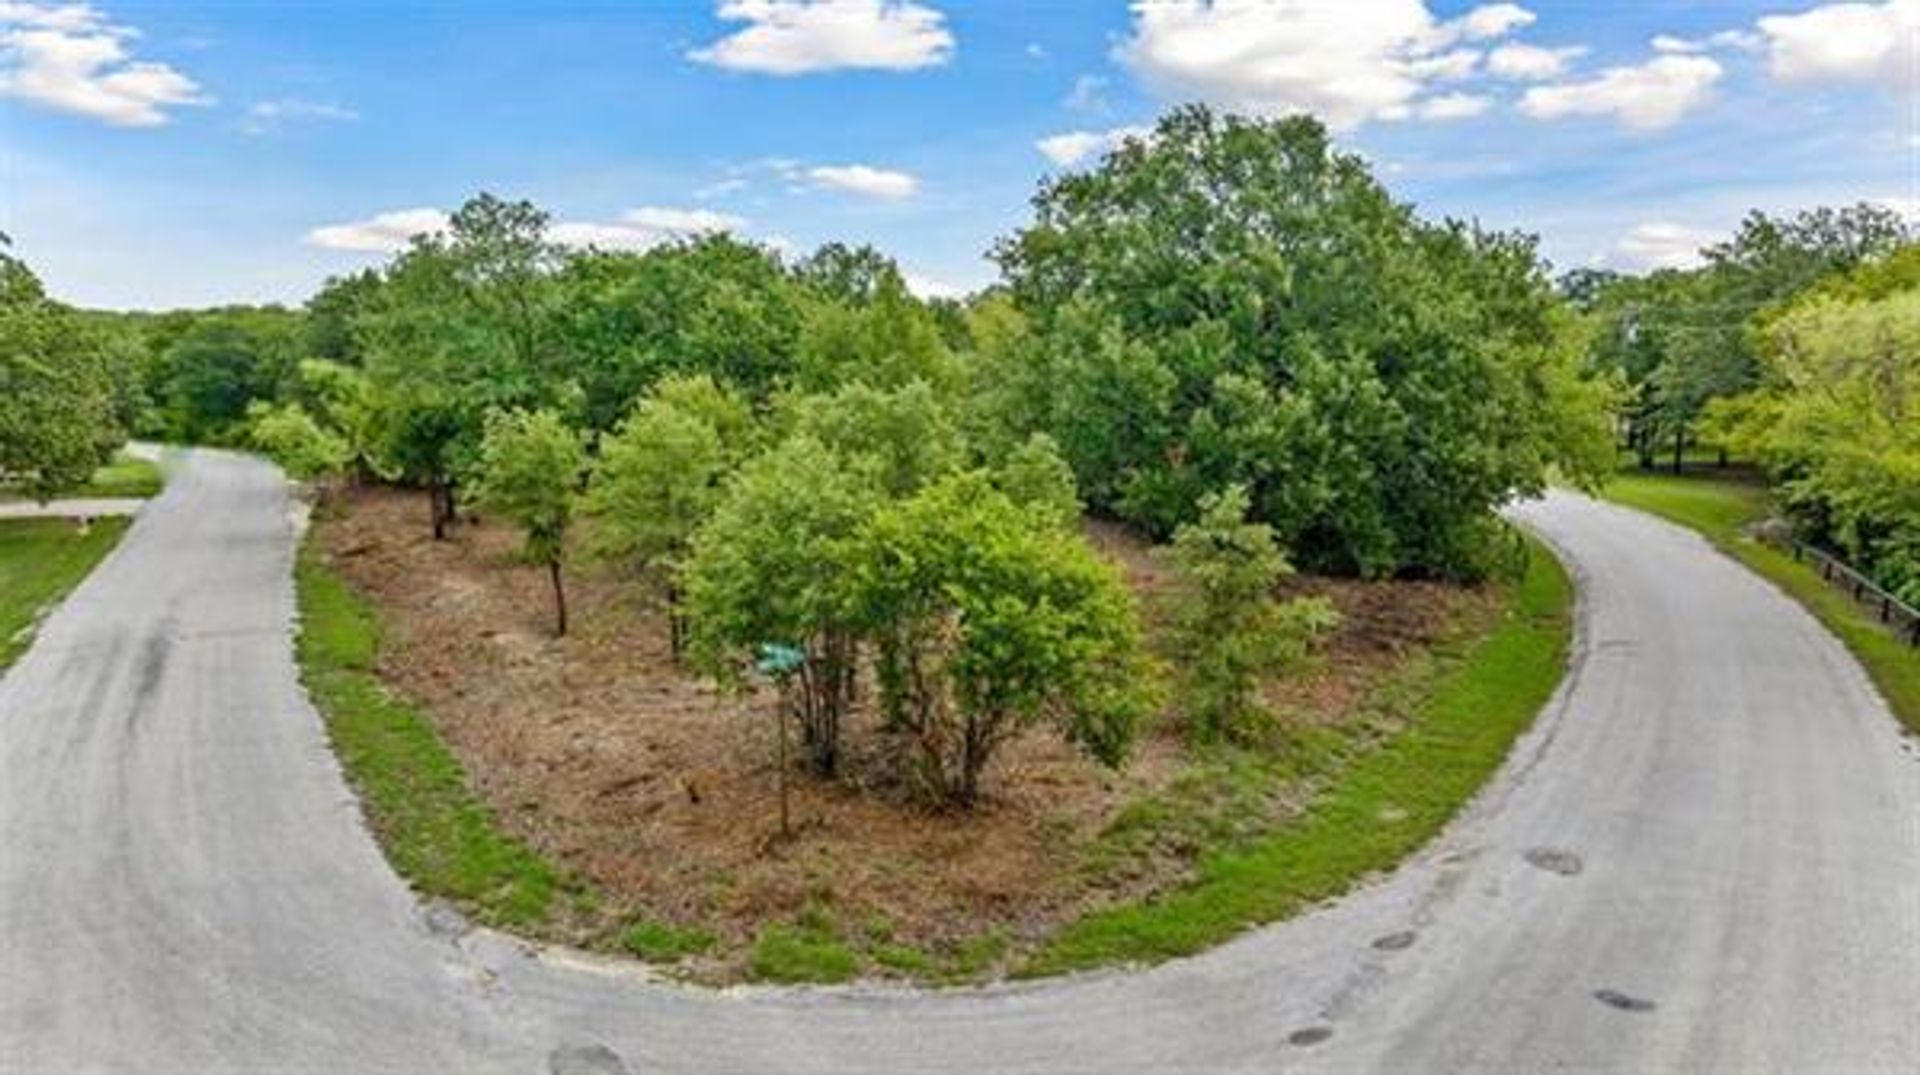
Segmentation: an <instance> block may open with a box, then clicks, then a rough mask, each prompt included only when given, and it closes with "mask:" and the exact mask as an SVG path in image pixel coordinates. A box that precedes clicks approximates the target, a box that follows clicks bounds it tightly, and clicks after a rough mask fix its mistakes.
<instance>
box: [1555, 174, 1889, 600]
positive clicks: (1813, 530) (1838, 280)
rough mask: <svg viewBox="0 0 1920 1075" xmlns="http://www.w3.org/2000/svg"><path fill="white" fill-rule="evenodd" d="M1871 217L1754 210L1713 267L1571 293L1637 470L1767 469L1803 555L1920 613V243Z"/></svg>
mask: <svg viewBox="0 0 1920 1075" xmlns="http://www.w3.org/2000/svg"><path fill="white" fill-rule="evenodd" d="M1915 239H1916V236H1915V233H1914V229H1913V228H1912V227H1911V226H1910V225H1908V224H1907V223H1906V222H1905V221H1904V220H1903V219H1902V218H1901V217H1900V216H1899V215H1898V214H1897V213H1895V212H1894V211H1893V210H1891V209H1888V208H1885V207H1882V206H1875V205H1869V204H1861V205H1855V206H1851V207H1847V208H1842V209H1814V210H1808V211H1805V212H1800V213H1796V214H1792V215H1789V216H1783V217H1775V216H1769V215H1767V214H1765V213H1758V212H1756V213H1752V214H1749V215H1748V216H1747V218H1746V219H1745V220H1743V221H1742V222H1741V224H1740V226H1739V228H1738V229H1737V230H1736V231H1735V233H1734V234H1733V236H1732V237H1731V238H1729V239H1728V240H1726V241H1725V242H1721V243H1717V244H1714V245H1712V246H1709V247H1707V248H1706V249H1705V250H1704V251H1703V252H1702V253H1703V255H1704V261H1705V263H1704V264H1703V265H1702V266H1701V267H1699V268H1697V269H1690V270H1664V271H1660V272H1654V273H1650V274H1648V275H1646V276H1641V277H1628V276H1618V275H1614V274H1608V273H1598V272H1591V271H1582V272H1578V273H1573V274H1569V275H1568V276H1566V277H1564V278H1563V279H1562V288H1563V291H1564V292H1565V293H1566V294H1567V296H1568V298H1569V301H1570V302H1572V303H1573V304H1574V305H1575V306H1576V307H1577V308H1579V309H1580V310H1581V311H1582V313H1583V316H1584V317H1585V318H1586V319H1587V322H1588V325H1589V330H1590V333H1591V340H1592V342H1591V344H1590V346H1589V356H1590V362H1591V363H1592V366H1593V369H1594V371H1595V372H1596V373H1600V374H1603V375H1608V376H1612V377H1615V378H1617V379H1618V381H1619V382H1620V383H1621V384H1622V385H1624V386H1625V388H1626V396H1625V403H1624V405H1623V407H1622V409H1621V414H1620V418H1619V425H1618V429H1619V433H1620V436H1621V439H1622V440H1623V442H1624V443H1625V445H1626V446H1627V447H1628V448H1629V449H1630V450H1631V452H1632V453H1633V455H1634V456H1635V458H1636V459H1637V460H1638V462H1639V465H1640V466H1642V467H1647V468H1651V467H1653V466H1655V465H1666V466H1670V467H1671V468H1672V469H1673V470H1675V471H1679V470H1680V469H1682V466H1683V464H1684V462H1685V460H1686V457H1687V454H1688V453H1689V452H1690V451H1694V450H1696V449H1697V448H1699V447H1707V448H1709V449H1710V450H1711V451H1712V452H1713V453H1715V454H1717V455H1718V457H1719V462H1721V463H1722V464H1724V463H1725V462H1726V461H1727V457H1728V455H1729V453H1732V454H1737V455H1739V456H1741V457H1743V458H1745V459H1747V460H1749V461H1752V462H1756V463H1758V464H1759V465H1760V466H1761V467H1762V468H1763V469H1764V470H1765V471H1766V474H1767V476H1768V478H1769V479H1770V480H1771V481H1772V483H1773V486H1774V488H1775V490H1776V492H1777V497H1776V499H1777V500H1778V502H1779V504H1780V506H1781V507H1782V508H1783V509H1784V511H1785V513H1786V514H1787V516H1788V518H1789V519H1790V520H1791V521H1792V522H1793V523H1794V524H1795V527H1796V529H1797V530H1798V531H1799V532H1800V534H1801V535H1802V536H1803V537H1804V538H1805V539H1807V540H1810V541H1813V542H1815V543H1817V544H1821V545H1824V546H1827V547H1828V548H1830V549H1832V550H1834V551H1836V552H1838V553H1839V554H1840V555H1842V556H1843V557H1844V558H1846V559H1847V560H1849V561H1851V562H1853V563H1854V564H1855V565H1856V566H1858V567H1860V568H1861V569H1862V570H1864V571H1866V572H1867V573H1868V574H1869V575H1871V576H1872V577H1873V578H1874V579H1875V580H1876V581H1878V582H1879V583H1880V584H1881V585H1882V586H1884V587H1885V588H1887V589H1888V590H1890V591H1892V592H1893V593H1894V594H1896V595H1897V596H1900V597H1901V598H1903V599H1904V600H1906V601H1908V602H1910V603H1920V245H1916V243H1915Z"/></svg>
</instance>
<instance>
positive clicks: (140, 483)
mask: <svg viewBox="0 0 1920 1075" xmlns="http://www.w3.org/2000/svg"><path fill="white" fill-rule="evenodd" d="M163 481H164V478H163V475H162V474H161V471H160V467H159V466H158V465H156V464H154V463H150V462H148V461H146V460H145V459H136V458H134V457H133V456H131V455H128V454H127V453H125V452H121V453H120V454H118V455H116V456H114V457H113V462H111V463H108V464H107V465H106V466H104V467H101V468H100V469H99V470H96V471H94V472H93V477H92V478H90V479H88V480H87V483H86V484H85V485H80V486H76V487H75V488H73V489H70V490H68V491H67V492H64V493H62V494H60V496H61V497H62V498H63V499H64V498H67V497H149V496H155V495H157V494H158V493H159V492H160V487H161V485H162V483H163ZM24 499H26V497H25V496H24V495H23V494H22V493H21V492H20V491H19V490H18V489H13V488H9V487H7V486H4V485H0V501H6V500H24Z"/></svg>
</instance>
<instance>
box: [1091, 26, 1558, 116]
mask: <svg viewBox="0 0 1920 1075" xmlns="http://www.w3.org/2000/svg"><path fill="white" fill-rule="evenodd" d="M1532 20H1533V14H1532V13H1531V12H1529V11H1527V10H1526V9H1524V8H1521V7H1519V6H1517V5H1513V4H1491V5H1484V6H1482V7H1478V8H1475V9H1473V10H1472V11H1470V12H1468V13H1467V14H1466V15H1464V16H1462V17H1461V18H1459V19H1455V20H1452V21H1450V22H1442V21H1440V20H1437V19H1435V18H1434V16H1433V13H1432V12H1431V11H1429V10H1428V8H1427V5H1426V3H1425V2H1424V0H1365V2H1358V0H1356V2H1352V3H1342V4H1330V3H1326V2H1325V0H1135V3H1134V4H1133V30H1132V34H1131V36H1130V37H1128V38H1127V40H1125V41H1124V42H1122V43H1121V45H1120V46H1119V47H1118V48H1117V49H1116V50H1115V56H1116V58H1117V59H1118V60H1119V61H1120V62H1121V63H1122V64H1124V65H1125V66H1126V67H1127V68H1128V69H1129V70H1131V71H1132V72H1133V73H1134V74H1135V75H1136V76H1137V77H1138V78H1139V79H1140V80H1141V81H1142V82H1144V83H1145V84H1146V85H1147V86H1148V87H1149V88H1151V89H1153V90H1154V91H1155V92H1157V93H1159V94H1160V95H1161V96H1163V97H1167V98H1170V99H1174V100H1193V99H1199V100H1205V101H1209V102H1213V103H1215V104H1218V105H1221V106H1223V107H1227V108H1232V109H1236V110H1239V111H1243V112H1251V113H1256V114H1259V115H1268V116H1277V115H1287V114H1291V113H1301V112H1305V113H1311V114H1313V115H1315V116H1318V117H1320V118H1321V119H1322V120H1323V121H1325V122H1326V123H1327V124H1328V125H1329V126H1331V127H1334V128H1335V129H1349V128H1352V127H1356V126H1359V125H1360V124H1362V123H1365V122H1367V121H1369V120H1375V119H1397V118H1404V117H1406V116H1409V115H1416V114H1418V113H1419V111H1420V108H1419V104H1418V102H1419V99H1420V97H1421V96H1422V94H1423V92H1424V91H1425V90H1426V89H1427V88H1428V85H1429V84H1430V83H1431V82H1434V81H1440V80H1444V79H1447V78H1459V77H1464V75H1465V74H1466V73H1468V72H1469V71H1470V70H1471V68H1472V63H1473V61H1474V59H1475V58H1476V57H1475V56H1474V54H1473V52H1472V51H1471V50H1458V49H1454V50H1453V52H1452V54H1449V52H1448V50H1449V49H1452V47H1453V46H1454V45H1456V44H1457V43H1458V42H1460V41H1462V40H1473V41H1479V40H1487V39H1491V38H1496V37H1499V36H1501V35H1504V34H1506V33H1509V32H1511V31H1512V30H1514V29H1515V28H1517V27H1520V26H1524V25H1526V24H1527V23H1529V22H1531V21H1532Z"/></svg>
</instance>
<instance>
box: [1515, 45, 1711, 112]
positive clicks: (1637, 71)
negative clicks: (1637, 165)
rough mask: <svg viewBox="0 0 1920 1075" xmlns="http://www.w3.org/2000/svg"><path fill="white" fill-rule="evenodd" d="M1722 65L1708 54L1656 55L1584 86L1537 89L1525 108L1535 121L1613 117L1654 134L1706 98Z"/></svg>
mask: <svg viewBox="0 0 1920 1075" xmlns="http://www.w3.org/2000/svg"><path fill="white" fill-rule="evenodd" d="M1721 73H1722V68H1721V66H1720V64H1719V63H1718V62H1716V61H1714V60H1712V59H1709V58H1707V57H1705V56H1677V55H1666V56H1656V57H1654V58H1653V59H1651V60H1648V61H1647V62H1646V63H1644V64H1641V65H1639V66H1637V67H1609V68H1607V69H1606V70H1604V71H1602V72H1600V74H1599V75H1597V76H1595V77H1594V78H1591V79H1588V80H1586V81H1584V82H1561V83H1556V84H1553V85H1548V86H1534V87H1533V88H1531V89H1529V90H1527V92H1526V94H1525V95H1524V96H1523V97H1522V98H1521V99H1520V110H1521V111H1522V112H1525V113H1526V114H1527V115H1529V116H1532V117H1533V118H1535V119H1561V118H1564V117H1567V116H1611V117H1613V118H1615V119H1617V120H1619V121H1620V122H1621V123H1623V124H1625V125H1626V126H1628V127H1633V128H1636V129H1639V130H1654V129H1656V128H1660V127H1666V126H1669V125H1671V124H1673V123H1675V122H1677V121H1678V120H1679V119H1680V117H1682V116H1684V115H1686V114H1687V112H1689V111H1690V110H1692V109H1693V108H1695V107H1696V106H1698V105H1699V104H1700V103H1701V102H1703V101H1705V100H1706V99H1707V95H1708V93H1709V92H1710V91H1711V90H1712V88H1713V84H1714V83H1715V82H1717V81H1719V79H1720V75H1721Z"/></svg>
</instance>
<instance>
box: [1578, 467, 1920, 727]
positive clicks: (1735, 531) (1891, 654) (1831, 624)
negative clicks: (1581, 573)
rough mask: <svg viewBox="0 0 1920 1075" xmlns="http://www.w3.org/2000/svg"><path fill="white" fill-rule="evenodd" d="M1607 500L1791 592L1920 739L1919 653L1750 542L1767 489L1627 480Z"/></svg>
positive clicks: (1795, 564) (1692, 480)
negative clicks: (1696, 537)
mask: <svg viewBox="0 0 1920 1075" xmlns="http://www.w3.org/2000/svg"><path fill="white" fill-rule="evenodd" d="M1603 495H1604V496H1605V497H1606V498H1607V499H1608V500H1611V501H1614V502H1615V503H1618V504H1624V505H1626V506H1627V507H1630V508H1638V509H1640V510H1641V511H1645V512H1649V513H1651V514H1654V515H1658V516H1660V517H1661V518H1663V519H1667V520H1669V521H1671V522H1675V523H1679V524H1680V525H1681V526H1685V527H1688V528H1690V529H1692V530H1696V531H1698V532H1699V533H1700V535H1701V536H1702V537H1705V538H1706V539H1707V540H1708V541H1709V542H1712V543H1713V545H1714V547H1716V548H1718V549H1719V550H1720V551H1722V552H1724V553H1726V554H1727V555H1728V556H1731V557H1733V558H1734V559H1736V560H1738V561H1740V562H1741V563H1743V564H1745V565H1746V566H1747V567H1748V568H1750V569H1752V570H1753V571H1754V572H1755V573H1757V574H1759V575H1760V576H1761V577H1762V578H1765V579H1767V580H1769V581H1771V582H1772V583H1773V584H1774V585H1776V586H1778V587H1780V589H1782V590H1784V591H1786V593H1787V594H1788V596H1790V597H1792V598H1793V599H1794V600H1796V601H1799V602H1800V603H1801V604H1802V605H1804V606H1805V607H1806V609H1807V611H1808V612H1811V613H1813V615H1814V616H1815V617H1816V618H1818V619H1819V620H1820V622H1821V623H1823V624H1825V625H1826V627H1827V629H1828V630H1829V631H1832V632H1833V633H1834V635H1835V636H1837V637H1838V638H1839V639H1840V641H1841V642H1842V643H1844V644H1845V645H1846V647H1847V649H1849V650H1851V651H1852V652H1853V655H1854V657H1855V658H1856V659H1858V660H1859V662H1860V663H1861V665H1862V666H1864V667H1865V668H1866V670H1867V675H1868V676H1869V677H1870V678H1871V679H1872V680H1873V682H1874V685H1875V686H1876V687H1878V688H1879V689H1880V694H1881V696H1882V697H1884V698H1885V699H1886V701H1887V706H1888V707H1889V708H1890V709H1892V710H1893V713H1894V715H1895V716H1896V717H1898V718H1900V722H1901V723H1902V724H1905V725H1906V726H1907V727H1909V728H1912V729H1914V730H1916V731H1920V649H1916V648H1915V647H1913V646H1910V645H1907V644H1906V643H1904V642H1902V641H1900V640H1899V639H1897V638H1895V637H1894V636H1893V635H1892V634H1891V633H1890V632H1888V631H1887V629H1886V628H1885V627H1883V626H1881V624H1880V623H1879V622H1878V621H1877V620H1875V619H1874V617H1873V614H1872V613H1870V612H1868V611H1867V610H1865V609H1863V608H1861V607H1860V606H1859V605H1857V604H1855V603H1854V602H1853V600H1852V599H1851V598H1849V597H1848V596H1847V595H1846V594H1844V593H1842V592H1841V591H1839V590H1837V589H1835V588H1834V587H1832V586H1830V585H1828V584H1827V582H1826V581H1825V580H1824V579H1822V578H1821V577H1820V573H1819V572H1818V571H1815V570H1814V569H1813V568H1812V567H1810V566H1809V565H1807V564H1804V563H1801V562H1800V561H1798V560H1795V559H1794V558H1793V556H1792V555H1791V554H1789V553H1785V552H1782V551H1781V550H1779V549H1777V548H1774V547H1773V546H1771V545H1768V544H1766V543H1764V542H1761V541H1758V540H1756V539H1754V538H1751V537H1748V536H1747V534H1746V528H1747V527H1748V526H1749V525H1750V524H1752V523H1754V522H1757V521H1759V520H1760V519H1763V518H1765V517H1766V515H1767V491H1766V488H1765V487H1764V486H1762V485H1760V484H1759V483H1758V482H1755V481H1751V480H1745V481H1743V480H1739V479H1735V478H1726V477H1718V476H1708V475H1700V474H1679V475H1673V474H1624V475H1621V476H1620V477H1618V478H1615V479H1614V480H1613V482H1612V483H1611V484H1609V485H1608V486H1607V488H1606V490H1605V492H1604V494H1603Z"/></svg>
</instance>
